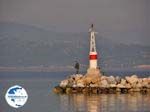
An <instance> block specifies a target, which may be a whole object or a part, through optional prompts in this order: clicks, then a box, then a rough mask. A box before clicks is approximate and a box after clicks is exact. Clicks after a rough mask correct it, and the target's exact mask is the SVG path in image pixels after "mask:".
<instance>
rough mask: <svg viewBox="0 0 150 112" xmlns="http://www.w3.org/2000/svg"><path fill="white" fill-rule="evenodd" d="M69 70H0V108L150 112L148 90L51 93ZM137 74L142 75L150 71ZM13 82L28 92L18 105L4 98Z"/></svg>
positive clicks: (51, 111)
mask: <svg viewBox="0 0 150 112" xmlns="http://www.w3.org/2000/svg"><path fill="white" fill-rule="evenodd" d="M121 73H122V72H121ZM70 74H73V73H68V72H58V73H56V72H55V73H54V72H53V73H52V72H51V73H48V72H0V112H150V94H147V95H141V94H139V93H134V94H100V95H97V94H92V95H83V94H70V95H66V94H60V95H58V94H55V93H53V91H52V90H53V88H54V87H55V86H57V85H58V84H59V82H60V81H61V80H63V79H65V78H66V77H67V76H69V75H70ZM115 74H116V73H115ZM118 74H119V73H118ZM140 74H142V75H141V77H142V76H148V74H149V73H148V72H146V73H145V72H142V73H140ZM120 75H121V74H120ZM122 76H123V75H122ZM13 85H20V86H22V87H23V88H25V89H26V91H27V93H28V101H27V102H26V104H25V105H24V106H23V107H21V108H18V109H15V108H12V107H10V106H9V105H8V104H7V102H6V101H5V93H6V91H7V89H8V88H9V87H11V86H13Z"/></svg>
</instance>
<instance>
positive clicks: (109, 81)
mask: <svg viewBox="0 0 150 112" xmlns="http://www.w3.org/2000/svg"><path fill="white" fill-rule="evenodd" d="M107 81H108V83H109V84H116V83H117V82H116V79H115V77H114V76H110V77H108V78H107Z"/></svg>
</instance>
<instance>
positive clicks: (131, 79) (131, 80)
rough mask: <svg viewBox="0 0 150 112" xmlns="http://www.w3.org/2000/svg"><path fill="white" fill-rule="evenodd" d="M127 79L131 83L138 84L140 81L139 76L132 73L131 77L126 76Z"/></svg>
mask: <svg viewBox="0 0 150 112" xmlns="http://www.w3.org/2000/svg"><path fill="white" fill-rule="evenodd" d="M125 79H126V80H127V82H128V83H130V84H136V83H137V82H138V77H137V76H136V75H132V76H131V77H129V76H126V77H125Z"/></svg>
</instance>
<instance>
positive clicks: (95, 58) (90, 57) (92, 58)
mask: <svg viewBox="0 0 150 112" xmlns="http://www.w3.org/2000/svg"><path fill="white" fill-rule="evenodd" d="M89 59H90V60H97V54H91V55H90V56H89Z"/></svg>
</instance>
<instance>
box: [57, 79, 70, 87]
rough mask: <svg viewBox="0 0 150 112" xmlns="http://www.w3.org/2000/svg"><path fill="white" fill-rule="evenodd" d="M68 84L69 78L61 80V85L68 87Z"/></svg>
mask: <svg viewBox="0 0 150 112" xmlns="http://www.w3.org/2000/svg"><path fill="white" fill-rule="evenodd" d="M68 84H69V81H68V80H63V81H61V82H60V84H59V86H60V87H66V86H67V85H68Z"/></svg>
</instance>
